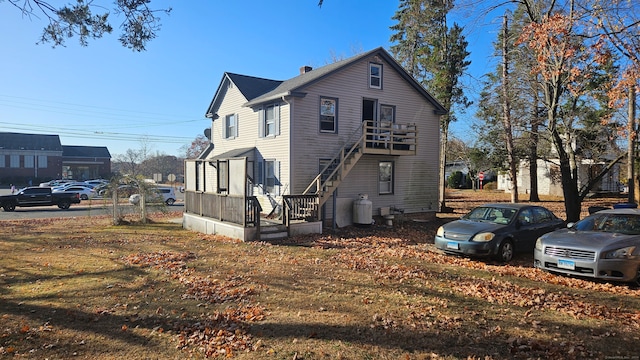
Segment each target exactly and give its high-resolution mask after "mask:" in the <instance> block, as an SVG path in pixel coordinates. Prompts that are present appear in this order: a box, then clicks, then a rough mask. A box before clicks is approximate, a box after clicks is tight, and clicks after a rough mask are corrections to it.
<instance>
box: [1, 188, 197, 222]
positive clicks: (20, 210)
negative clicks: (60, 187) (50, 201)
mask: <svg viewBox="0 0 640 360" xmlns="http://www.w3.org/2000/svg"><path fill="white" fill-rule="evenodd" d="M7 194H11V191H9V190H8V189H4V188H2V189H0V195H7ZM176 197H177V201H176V203H175V204H174V205H172V206H167V207H166V208H165V209H166V210H168V211H182V210H183V209H184V200H183V199H184V194H182V193H180V192H176ZM122 205H123V206H121V211H122V212H123V214H132V213H134V212H135V211H136V208H135V207H134V206H132V205H130V204H122ZM112 209H113V206H112V205H111V203H110V201H109V200H106V201H105V200H104V199H94V200H83V201H82V202H81V203H80V204H72V205H71V207H70V208H69V209H67V210H62V209H59V208H58V207H57V206H37V207H17V208H16V210H15V211H10V212H6V211H4V210H2V209H0V221H1V220H21V219H44V218H57V217H80V216H102V215H109V216H110V215H111V212H112ZM154 209H155V211H161V210H162V207H160V206H153V205H151V206H150V208H149V210H150V211H154Z"/></svg>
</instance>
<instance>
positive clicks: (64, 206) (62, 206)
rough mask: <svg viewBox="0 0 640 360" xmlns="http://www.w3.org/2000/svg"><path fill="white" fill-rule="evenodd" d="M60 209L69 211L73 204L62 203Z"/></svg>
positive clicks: (59, 205) (68, 202)
mask: <svg viewBox="0 0 640 360" xmlns="http://www.w3.org/2000/svg"><path fill="white" fill-rule="evenodd" d="M58 207H59V208H60V209H62V210H67V209H68V208H70V207H71V202H70V201H67V200H64V201H61V202H60V203H59V204H58Z"/></svg>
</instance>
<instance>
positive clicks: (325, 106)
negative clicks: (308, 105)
mask: <svg viewBox="0 0 640 360" xmlns="http://www.w3.org/2000/svg"><path fill="white" fill-rule="evenodd" d="M337 124H338V99H335V98H329V97H321V98H320V132H323V133H335V132H337V129H338V126H337Z"/></svg>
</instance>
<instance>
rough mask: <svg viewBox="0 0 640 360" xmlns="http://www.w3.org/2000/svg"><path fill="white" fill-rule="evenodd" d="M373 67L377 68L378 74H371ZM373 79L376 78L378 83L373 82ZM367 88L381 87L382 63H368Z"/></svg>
mask: <svg viewBox="0 0 640 360" xmlns="http://www.w3.org/2000/svg"><path fill="white" fill-rule="evenodd" d="M374 68H378V70H379V71H378V75H373V71H372V70H373V69H374ZM373 79H378V85H374V84H373V81H372V80H373ZM369 88H371V89H382V64H378V63H369Z"/></svg>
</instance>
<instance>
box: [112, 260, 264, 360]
mask: <svg viewBox="0 0 640 360" xmlns="http://www.w3.org/2000/svg"><path fill="white" fill-rule="evenodd" d="M195 258H196V256H195V254H194V253H191V252H183V253H175V252H170V251H163V252H156V253H138V254H132V255H129V256H127V257H126V258H125V259H124V260H125V262H126V263H127V264H128V265H137V266H141V267H150V266H151V267H154V268H156V269H159V270H164V271H165V272H166V273H167V274H168V275H169V277H170V278H171V279H174V280H177V281H179V282H180V283H181V284H182V285H184V286H185V287H186V291H185V293H184V294H183V295H182V299H195V300H198V301H205V302H208V303H229V304H230V305H229V307H227V308H226V309H225V310H223V311H215V312H213V313H212V314H210V315H206V316H204V317H203V318H200V319H198V320H197V321H181V322H179V323H176V324H174V325H173V329H172V330H173V331H174V332H176V333H177V334H178V335H176V337H177V341H178V345H177V347H178V348H180V349H183V350H187V351H194V349H197V351H202V352H203V353H204V355H205V356H206V357H218V356H224V357H232V356H234V354H235V353H237V352H241V351H255V350H256V349H257V348H259V346H258V343H256V344H253V336H252V335H251V334H249V332H248V330H247V326H246V323H248V322H255V321H261V320H264V319H265V318H266V312H265V309H264V308H263V307H261V306H256V305H252V304H251V299H250V296H251V295H255V294H256V293H257V291H256V288H255V287H254V286H246V284H247V283H248V282H249V279H248V278H247V277H245V276H241V275H233V276H229V277H227V278H226V279H223V280H221V279H217V278H212V277H210V276H203V275H200V274H197V273H196V271H195V270H194V269H192V268H189V267H188V266H187V262H188V261H190V260H193V259H195ZM163 312H164V310H163V309H162V308H158V309H157V310H156V314H161V313H163ZM126 330H127V326H126V325H123V326H122V331H126ZM163 331H164V329H163Z"/></svg>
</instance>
